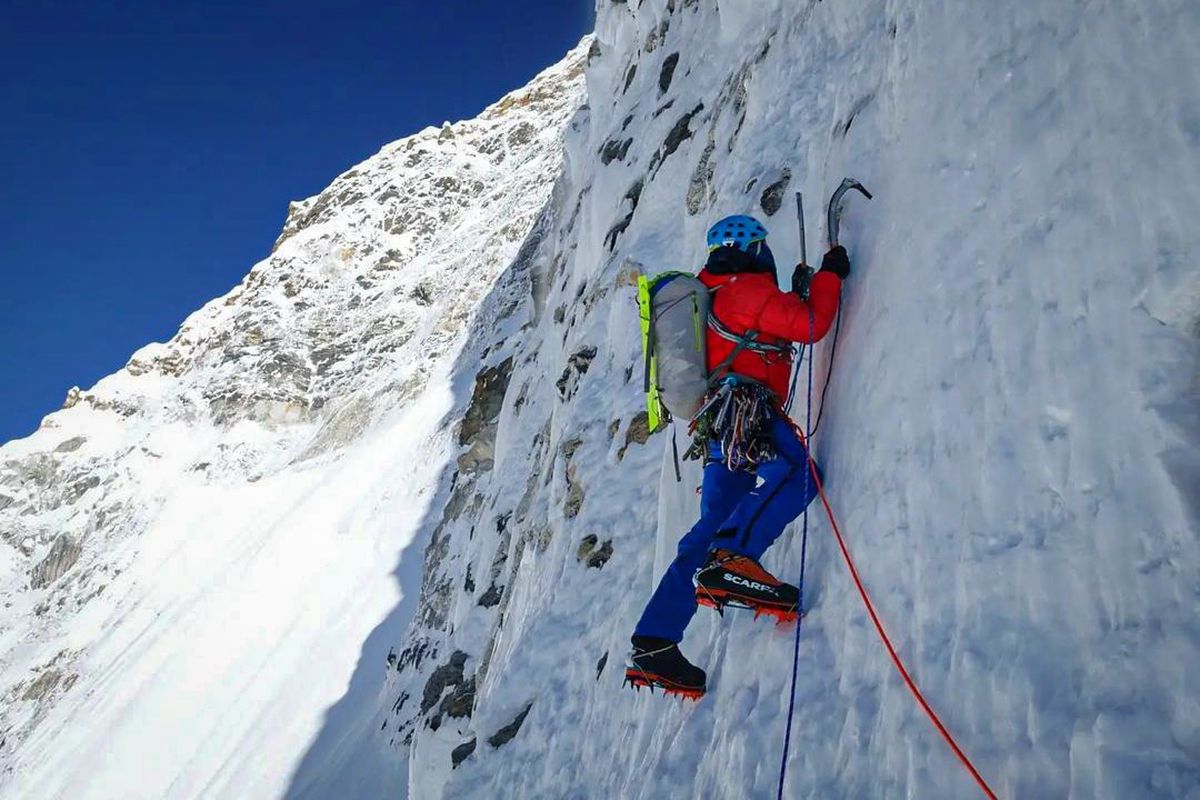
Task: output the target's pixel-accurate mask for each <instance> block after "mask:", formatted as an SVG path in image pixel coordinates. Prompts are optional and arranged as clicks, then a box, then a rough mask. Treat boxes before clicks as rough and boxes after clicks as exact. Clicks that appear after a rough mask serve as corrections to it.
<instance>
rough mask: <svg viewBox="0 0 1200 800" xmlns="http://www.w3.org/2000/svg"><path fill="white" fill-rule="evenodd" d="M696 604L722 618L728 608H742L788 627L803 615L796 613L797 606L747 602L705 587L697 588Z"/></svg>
mask: <svg viewBox="0 0 1200 800" xmlns="http://www.w3.org/2000/svg"><path fill="white" fill-rule="evenodd" d="M696 604H697V605H702V606H704V607H706V608H711V609H714V610H715V611H716V612H717V613H718V614H721V615H722V616H723V615H724V614H725V609H726V608H741V609H746V610H747V611H753V612H754V618H755V619H758V618H759V617H760V616H763V615H765V616H768V617H771V618H773V619H774V620H775V624H777V625H788V624H791V623H794V622H796V620H798V619H799V618H800V617H801V616H802V615H801V614H798V613H797V612H796V606H795V605H791V604H784V603H771V602H769V601H765V600H753V601H751V600H747V599H746V598H744V597H739V596H737V595H735V594H733V593H732V592H727V591H724V590H722V589H711V588H705V587H703V586H697V587H696Z"/></svg>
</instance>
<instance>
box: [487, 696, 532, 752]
mask: <svg viewBox="0 0 1200 800" xmlns="http://www.w3.org/2000/svg"><path fill="white" fill-rule="evenodd" d="M531 708H533V703H532V702H530V703H529V705H527V706H525V709H524V710H523V711H521V713H520V714H517V717H516V719H514V720H513V721H512V722H510V723H508V724H507V725H505V726H504V727H503V728H501V729H500V730H498V731H496V732H495V733H494V734H492V735H491V736H489V737H488V744H490V745H491V746H492V747H501V746H503V745H506V744H508V743H509V742H511V741H512V739H513V737H514V736H516V735H517V731H519V730H521V725H522V724H523V723H524V722H525V718H526V717H527V716H529V709H531Z"/></svg>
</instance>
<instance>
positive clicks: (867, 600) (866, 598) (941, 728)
mask: <svg viewBox="0 0 1200 800" xmlns="http://www.w3.org/2000/svg"><path fill="white" fill-rule="evenodd" d="M784 419H787V417H784ZM788 421H789V422H791V420H788ZM792 428H793V429H795V431H796V433H797V434H798V435H799V436H800V441H801V442H803V443H804V449H805V451H806V452H807V451H808V441H807V438H806V437H805V435H804V431H802V430H801V429H800V428H799V426H797V425H796V424H795V423H792ZM808 468H809V471H810V472H811V473H812V476H813V480H815V481H816V482H817V492H818V493H819V494H820V495H821V503H822V504H823V505H824V506H825V514H826V515H827V516H828V517H829V523H830V524H831V525H832V526H833V533H834V535H835V536H837V543H838V547H840V548H841V550H842V556H843V557H844V558H845V559H846V566H847V567H849V568H850V576H851V577H852V578H854V585H855V586H857V587H858V593H859V595H860V596H861V597H862V600H863V604H864V605H865V606H866V607H867V613H868V614H870V615H871V621H872V622H874V623H875V630H877V631H878V632H879V638H880V639H882V640H883V645H884V647H886V648H887V651H888V655H890V656H891V657H892V663H893V664H895V665H896V670H897V671H898V672H899V673H900V677H902V678H904V682H905V683H906V684H908V688H909V690H910V691H911V692H912V693H913V697H915V698H916V699H917V703H919V704H920V706H921V708H922V709H923V710H924V711H925V714H926V716H928V717H929V721H930V722H932V723H933V726H934V727H935V728H937V730H938V733H940V734H941V735H942V738H943V739H945V740H946V744H948V745H950V749H951V750H953V751H954V755H956V756H958V760H959V761H960V762H962V765H963V766H964V767H965V768H966V770H967V772H969V773H971V777H972V778H974V779H975V782H976V783H977V784H979V788H980V789H982V790H983V793H984V794H985V795H987V796H988V799H989V800H996V793H995V792H993V791H992V789H991V787H990V786H988V784H987V781H985V780H984V779H983V776H982V775H980V774H979V770H977V769H975V765H974V764H972V763H971V759H969V758H967V754H966V753H964V752H963V751H962V748H960V747H959V746H958V743H957V742H955V741H954V737H953V736H951V735H950V731H948V730H946V726H945V725H943V724H942V720H941V719H940V718H939V717H938V715H937V713H936V712H935V711H934V710H933V707H932V706H930V705H929V703H928V701H926V700H925V695H923V694H921V690H920V689H918V688H917V684H916V682H915V681H913V679H912V677H911V676H910V675H909V674H908V670H907V669H905V668H904V662H902V661H901V660H900V656H899V654H897V653H896V648H895V647H894V646H893V645H892V640H891V639H890V638H889V637H888V635H887V631H885V630H884V629H883V623H882V622H880V621H879V615H878V614H876V613H875V604H874V603H872V602H871V597H870V595H868V594H867V589H866V587H865V586H863V582H862V578H860V577H859V576H858V569H857V568H856V567H855V566H854V559H852V558H851V557H850V550H849V549H847V547H846V540H845V539H844V538H842V531H841V529H840V528H839V527H838V523H837V519H836V518H835V517H834V515H833V509H832V508H831V507H830V505H829V498H828V497H826V496H825V487H824V486H823V485H822V484H821V476H820V475H819V474H818V472H817V464H816V462H815V461H813V458H812V454H811V453H809V456H808Z"/></svg>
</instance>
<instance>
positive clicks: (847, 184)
mask: <svg viewBox="0 0 1200 800" xmlns="http://www.w3.org/2000/svg"><path fill="white" fill-rule="evenodd" d="M851 189H857V190H858V191H860V192H862V195H863V197H865V198H867V199H868V200H870V199H871V193H870V192H868V191H867V187H865V186H863V185H862V184H861V183H859V182H858V181H856V180H854V178H842V185H841V186H839V187H838V188H837V189H835V190H834V192H833V196H832V197H830V198H829V213H828V217H827V224H826V227H825V232H826V234H827V235H828V237H829V246H830V247H831V248H833V247H837V245H838V226H839V225H840V224H841V221H842V198H844V197H845V196H846V192H848V191H850V190H851ZM796 196H797V197H799V195H796ZM801 228H803V223H801Z"/></svg>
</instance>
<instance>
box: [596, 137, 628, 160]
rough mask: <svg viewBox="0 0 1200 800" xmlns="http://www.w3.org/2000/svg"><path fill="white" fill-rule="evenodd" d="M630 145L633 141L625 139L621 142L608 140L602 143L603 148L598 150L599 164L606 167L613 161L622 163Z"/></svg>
mask: <svg viewBox="0 0 1200 800" xmlns="http://www.w3.org/2000/svg"><path fill="white" fill-rule="evenodd" d="M632 144H633V139H626V140H625V141H623V142H621V141H617V140H616V139H609V140H608V141H607V142H605V143H604V147H602V148H601V149H600V163H602V164H604V165H605V166H608V165H609V164H611V163H612V162H614V161H624V160H625V156H626V155H627V154H628V153H629V147H630V145H632Z"/></svg>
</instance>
